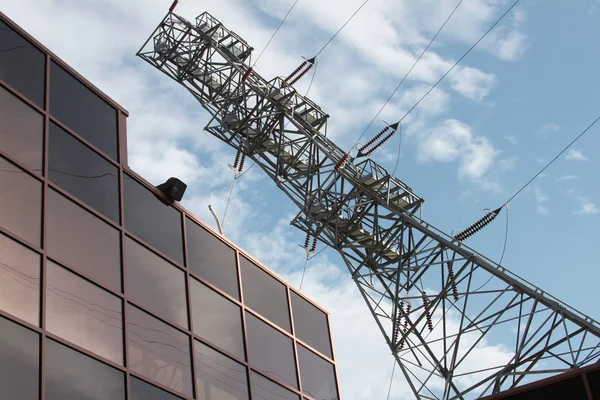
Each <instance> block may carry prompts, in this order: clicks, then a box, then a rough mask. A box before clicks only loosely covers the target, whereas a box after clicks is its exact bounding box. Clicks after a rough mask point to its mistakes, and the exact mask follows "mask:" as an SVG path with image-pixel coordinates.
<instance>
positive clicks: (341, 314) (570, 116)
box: [0, 0, 600, 400]
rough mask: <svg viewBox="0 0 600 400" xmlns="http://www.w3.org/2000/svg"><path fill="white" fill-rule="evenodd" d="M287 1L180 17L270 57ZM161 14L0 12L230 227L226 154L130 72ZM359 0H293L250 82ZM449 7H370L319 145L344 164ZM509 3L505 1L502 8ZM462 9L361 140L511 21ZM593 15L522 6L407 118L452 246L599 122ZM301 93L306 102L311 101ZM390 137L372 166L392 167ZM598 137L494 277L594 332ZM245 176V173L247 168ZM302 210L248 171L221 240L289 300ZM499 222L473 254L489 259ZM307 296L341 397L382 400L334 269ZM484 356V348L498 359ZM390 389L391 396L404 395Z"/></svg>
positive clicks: (169, 95) (382, 357) (31, 2)
mask: <svg viewBox="0 0 600 400" xmlns="http://www.w3.org/2000/svg"><path fill="white" fill-rule="evenodd" d="M292 2H293V0H252V1H251V0H186V1H184V3H183V5H182V6H181V7H180V8H179V9H178V10H177V13H178V14H180V15H182V16H184V17H187V18H189V19H192V18H194V17H195V16H196V15H198V14H200V13H201V12H203V11H209V12H210V13H211V14H212V15H213V16H215V17H216V18H217V19H219V20H221V22H223V23H224V24H225V25H226V26H227V27H228V28H230V29H232V30H233V31H235V32H236V33H238V34H239V35H241V36H242V37H243V38H245V39H246V40H247V41H248V42H249V43H250V44H251V45H252V46H253V47H254V48H255V49H257V50H260V49H262V48H263V46H264V45H265V43H266V42H267V40H268V39H269V37H270V36H271V34H272V32H273V30H274V29H275V27H276V26H277V24H278V23H279V21H280V19H281V18H282V16H283V15H284V14H285V13H286V12H287V10H288V9H289V7H290V5H291V3H292ZM170 3H171V0H127V1H123V0H20V1H13V0H0V9H1V10H2V11H3V12H4V13H6V14H7V15H8V16H9V17H10V18H12V19H13V20H14V21H15V22H17V23H18V24H20V25H21V26H22V27H24V28H25V29H26V30H27V31H29V32H30V33H31V34H32V35H34V36H35V37H37V38H38V39H39V40H40V41H41V42H42V43H44V44H45V45H46V46H47V47H49V48H50V49H51V50H52V51H54V52H55V53H56V54H57V55H58V56H59V57H61V58H63V59H64V60H65V61H66V62H67V63H69V64H70V65H72V66H73V67H74V68H75V69H77V70H78V71H80V72H81V73H82V74H83V75H84V76H86V77H87V78H88V79H90V80H91V81H92V82H93V83H94V84H96V85H97V86H98V87H100V88H101V89H102V90H103V91H105V92H106V93H107V94H108V95H109V96H111V97H112V98H114V99H115V100H117V101H118V102H119V103H120V104H122V105H123V106H124V107H125V108H127V109H128V110H129V111H130V113H131V116H130V118H129V122H128V130H129V160H130V166H131V167H132V168H133V169H134V170H136V171H137V172H139V173H140V174H141V175H142V176H144V177H146V178H147V179H148V180H149V181H150V182H152V183H154V184H157V183H160V182H161V181H163V180H164V179H166V178H168V177H170V176H177V177H179V178H181V179H183V180H184V181H186V182H187V183H188V184H189V190H188V193H187V194H186V200H185V202H184V205H185V206H186V207H187V208H189V209H190V210H192V211H193V212H195V213H196V214H197V215H198V216H200V217H201V218H202V219H203V220H204V221H206V222H207V223H209V224H211V225H213V224H214V223H213V220H212V217H211V216H210V214H209V212H208V209H207V206H208V204H212V206H213V207H214V208H215V209H216V210H217V212H218V213H219V215H221V216H222V215H223V212H224V210H225V204H226V201H227V197H228V194H229V190H230V186H231V182H232V178H233V173H232V171H231V169H230V168H229V167H228V164H232V163H233V159H234V156H235V153H234V152H233V151H232V150H231V149H229V148H227V147H226V146H224V145H223V144H221V143H220V142H218V141H217V140H216V139H214V138H212V137H209V136H208V134H207V133H206V132H204V131H203V129H202V128H203V127H204V125H205V124H206V122H207V113H206V112H204V111H203V110H202V108H201V107H200V105H199V104H196V103H195V101H194V100H193V99H192V97H191V96H190V95H189V94H188V93H187V92H186V91H185V90H184V89H183V88H182V87H179V86H178V85H177V84H175V83H174V82H172V81H170V80H169V79H167V78H166V77H164V76H163V75H162V74H160V73H159V72H158V71H156V70H154V69H153V68H152V67H150V66H149V65H147V64H144V63H143V62H142V61H141V60H139V59H137V58H136V57H135V53H136V51H137V50H138V49H139V47H140V46H141V45H142V43H143V42H144V41H145V39H146V38H147V37H148V36H149V35H150V33H151V32H152V30H153V29H154V27H155V26H156V25H157V24H158V22H159V21H160V20H161V19H162V18H163V16H164V14H165V13H166V11H167V9H168V7H169V6H170ZM360 3H362V0H343V1H342V0H300V1H299V2H298V5H297V7H296V8H295V9H294V11H293V12H292V13H291V14H290V17H289V19H288V21H286V23H285V24H284V26H283V27H282V29H281V31H280V32H279V33H278V35H277V36H276V38H275V39H274V41H273V42H272V44H271V45H270V47H269V48H268V50H267V51H266V52H265V54H264V56H263V57H262V58H261V60H260V62H259V63H258V73H260V74H261V75H263V76H264V77H265V78H267V79H272V78H273V77H274V76H277V75H284V76H285V75H287V74H289V73H290V72H291V71H292V70H293V69H294V68H296V66H297V65H298V64H299V63H300V62H301V61H302V59H301V56H308V57H310V56H313V55H314V53H315V52H316V51H318V49H319V48H320V47H321V46H322V45H323V43H324V42H326V41H327V40H328V39H329V37H331V35H332V34H333V32H334V31H335V30H336V29H337V28H338V27H339V26H340V25H341V24H342V23H343V22H344V21H345V20H346V18H347V17H348V16H349V15H350V14H352V12H354V10H355V9H356V8H357V7H358V6H359V5H360ZM456 3H457V0H423V1H419V2H414V1H408V0H403V1H400V0H371V1H370V2H369V3H368V4H367V5H366V6H365V7H364V9H363V10H362V11H361V12H360V13H359V14H358V16H357V17H356V18H355V19H354V20H353V21H352V22H351V23H350V24H349V25H348V27H347V28H346V29H345V30H344V31H343V32H342V34H340V36H339V37H338V38H337V39H336V40H335V41H334V42H333V43H332V45H331V46H330V47H329V48H328V49H327V51H326V52H324V53H323V54H322V55H321V57H320V58H319V66H318V69H317V72H316V75H315V78H314V84H313V86H312V88H311V91H310V95H309V97H311V98H312V99H313V100H314V101H316V102H317V103H318V104H319V105H320V106H321V107H322V108H323V109H324V110H325V112H327V113H328V114H330V115H331V118H330V120H329V134H330V137H331V138H333V140H335V141H336V142H337V143H338V144H339V145H340V146H341V147H342V148H343V149H349V148H350V147H351V146H352V144H353V143H354V142H355V140H356V139H357V138H358V136H359V135H360V133H361V132H362V131H363V129H364V128H365V127H366V125H367V124H368V123H369V121H370V120H371V119H372V118H373V116H374V115H375V112H376V111H377V109H378V108H379V107H380V106H381V104H382V103H383V102H384V101H385V99H386V98H387V96H389V94H390V93H391V91H392V90H393V89H394V87H395V86H396V85H397V83H398V82H399V80H400V79H401V78H402V76H403V75H404V74H405V73H406V71H407V70H408V69H409V68H410V66H411V65H412V63H413V62H414V60H415V59H416V57H417V56H418V55H419V53H420V52H421V51H422V49H423V48H424V47H425V46H426V45H427V43H428V42H429V40H430V38H431V37H432V36H433V35H434V34H435V32H436V31H437V29H438V28H439V26H440V25H441V24H442V22H443V21H444V20H445V18H446V17H447V16H448V14H449V13H450V12H451V10H452V9H453V8H454V6H455V5H456ZM510 3H512V1H511V2H510ZM509 5H510V4H509V2H507V1H504V0H465V1H464V2H463V3H462V4H461V6H460V7H459V9H458V11H457V12H456V14H455V15H454V17H453V18H452V19H451V20H450V22H449V23H448V25H447V26H446V28H445V30H444V31H443V32H442V34H441V35H440V36H439V37H438V39H437V40H436V42H435V43H434V45H433V46H432V48H431V49H430V51H429V52H428V53H427V54H426V55H425V57H424V58H423V59H422V60H421V62H420V63H419V65H418V66H417V67H416V68H415V70H414V71H413V72H412V74H411V75H410V76H409V79H408V80H407V81H406V82H405V84H404V85H403V87H402V89H401V90H400V91H399V92H398V93H397V94H396V96H395V97H394V98H393V99H392V101H391V102H390V104H389V106H388V107H386V109H385V110H384V112H383V113H382V115H381V116H380V117H379V118H378V119H377V120H376V121H375V123H374V124H373V127H372V128H371V130H370V131H369V133H368V134H367V136H368V137H370V136H372V135H374V134H375V133H376V132H377V131H378V130H380V129H381V128H382V127H383V126H384V125H383V124H384V123H383V119H386V120H388V121H391V120H393V119H394V118H396V119H397V118H399V117H401V116H402V115H404V112H406V110H408V109H409V108H410V107H411V106H412V105H413V104H414V103H415V101H416V100H418V98H419V97H420V96H421V94H422V93H424V91H425V90H427V89H428V88H429V87H430V86H431V84H432V83H433V82H435V81H436V80H437V79H438V78H439V77H440V76H441V75H442V74H443V73H444V72H446V70H447V69H448V68H449V67H450V66H451V65H452V64H453V63H454V61H455V60H457V59H458V58H459V57H460V56H461V55H462V54H463V53H464V52H465V51H466V50H467V49H468V48H469V47H470V46H471V45H472V44H473V43H474V42H475V41H476V40H477V39H478V38H479V36H480V35H481V33H483V31H485V30H486V29H487V28H488V27H489V26H490V25H491V24H492V23H493V22H494V21H495V19H496V18H497V17H498V16H499V15H500V14H501V13H503V12H504V10H505V9H506V8H508V6H509ZM599 17H600V2H598V1H597V0H569V1H567V0H565V1H544V0H522V1H521V3H520V5H519V6H518V7H517V8H515V9H514V10H513V12H512V13H511V14H509V16H507V18H506V19H505V20H504V21H503V22H502V23H501V24H500V25H499V26H498V27H497V28H496V29H495V30H494V31H493V32H492V34H490V35H489V37H488V38H487V39H485V40H484V41H482V42H481V43H480V45H479V46H478V47H477V48H476V50H475V51H473V52H472V53H471V54H470V55H469V56H468V57H467V58H466V59H465V60H464V61H463V62H462V63H461V64H460V67H459V68H457V69H456V70H455V72H454V73H452V74H451V75H449V76H448V78H447V79H446V80H444V82H443V83H442V84H441V85H440V86H439V87H438V89H436V90H434V91H433V92H432V93H431V94H430V95H429V96H428V97H427V99H426V100H425V101H423V102H422V103H421V104H420V106H419V107H418V108H417V109H415V111H414V112H413V113H411V115H410V117H409V118H408V119H407V120H406V124H405V125H404V131H403V143H402V149H401V152H400V158H399V166H398V172H397V173H396V175H397V176H398V177H399V178H400V179H401V180H403V181H404V182H406V183H407V184H408V185H409V186H410V187H412V188H413V189H414V191H415V192H416V193H417V194H418V195H419V196H421V197H423V198H424V199H425V205H424V208H423V218H424V219H426V220H428V221H429V222H430V223H432V224H433V225H435V226H437V227H438V228H440V229H442V230H444V231H446V232H448V233H450V232H451V231H452V230H454V229H457V228H464V227H465V226H467V225H469V224H471V223H472V222H474V221H475V220H476V219H478V218H479V217H481V216H482V214H483V209H485V208H496V207H498V206H499V205H501V204H502V203H504V201H505V200H506V199H507V198H508V197H510V195H511V194H512V193H514V192H515V191H516V190H517V189H518V188H519V187H520V186H521V185H522V184H523V183H524V182H526V181H527V180H528V179H529V178H530V177H531V176H533V174H534V173H535V172H537V170H539V169H540V168H541V167H542V166H543V165H544V164H545V163H546V162H547V161H549V160H550V159H552V158H553V157H554V156H555V155H556V154H557V153H558V151H560V150H561V149H562V148H563V146H565V145H566V144H567V143H568V142H569V141H570V140H571V139H572V138H573V137H575V136H576V135H577V134H578V133H579V132H580V131H581V130H582V129H583V128H585V126H587V125H588V124H589V123H590V122H591V121H592V120H594V119H595V118H596V117H597V116H598V112H599V110H598V108H597V105H598V104H600V80H598V79H597V66H598V63H599V62H600V58H599V56H598V53H597V52H594V51H590V50H589V47H590V46H589V45H590V42H591V40H590V38H597V37H598V36H599V35H600V24H598V18H599ZM308 80H309V79H305V80H304V81H302V82H301V83H300V84H299V85H298V88H299V90H301V91H302V90H303V89H304V88H306V85H307V83H308ZM397 139H398V138H395V139H393V140H392V141H390V142H389V143H388V144H387V145H386V146H385V147H384V148H382V149H381V150H379V151H378V152H377V153H376V154H375V155H374V156H373V157H374V158H375V159H376V160H377V161H378V162H380V163H381V164H382V165H384V166H385V167H387V168H388V169H389V170H392V169H393V168H394V165H395V163H396V160H397V156H398V142H397ZM599 149H600V126H599V127H596V128H595V129H594V130H592V131H590V132H589V133H588V135H587V136H585V137H584V138H583V139H582V140H581V141H579V142H578V143H577V144H576V145H575V146H574V147H573V148H572V149H571V150H570V151H568V152H567V153H565V155H564V156H563V157H561V158H560V159H559V160H558V161H557V162H556V163H555V164H554V165H553V166H552V167H551V168H549V169H548V170H547V171H546V172H545V173H544V174H543V175H542V176H540V177H539V178H538V179H537V180H536V181H535V182H534V183H533V184H532V185H531V186H530V187H529V188H528V189H526V190H525V191H523V192H522V193H521V194H520V196H519V197H517V198H516V199H515V200H514V201H513V202H512V203H511V204H510V219H509V232H508V245H507V251H506V256H505V258H504V262H503V265H504V266H506V267H507V268H509V269H510V270H512V271H513V272H515V273H517V274H519V275H521V276H523V277H524V278H526V279H527V280H529V281H532V282H534V283H535V284H536V285H538V286H540V287H542V288H544V289H545V290H547V291H548V292H549V293H552V294H554V295H555V296H557V297H559V298H561V299H562V300H564V301H565V302H567V303H568V304H571V305H572V306H574V307H575V308H578V309H580V310H581V311H583V312H584V313H586V314H588V315H590V316H591V317H593V318H595V319H600V311H598V309H597V307H596V305H597V304H599V303H600V293H599V292H598V290H597V289H596V286H597V285H596V282H597V281H598V278H599V273H598V268H597V262H594V261H593V260H594V259H595V254H594V248H595V246H596V245H597V242H598V239H600V234H599V233H598V222H599V221H600V181H599V180H598V178H594V176H597V172H596V171H597V168H598V163H599V162H600V151H599ZM247 165H248V166H249V165H251V164H250V163H248V164H247ZM295 212H296V210H295V209H294V207H293V206H292V204H291V202H290V201H288V200H287V199H286V198H285V196H284V195H283V194H281V193H279V192H278V191H277V190H276V188H275V187H274V185H273V184H272V182H270V181H268V180H267V178H266V176H263V175H262V174H261V173H260V171H259V169H258V168H254V169H252V170H250V171H249V172H248V173H247V174H245V175H244V176H243V177H242V178H241V179H239V180H237V181H236V184H235V187H234V191H233V195H232V197H231V202H230V205H229V209H228V212H227V217H226V219H225V221H224V229H225V233H226V236H228V237H229V238H231V239H232V240H234V241H236V242H237V243H239V244H240V245H241V246H242V247H243V248H244V249H246V250H247V251H249V252H250V253H252V254H254V255H255V256H256V257H257V258H258V259H259V260H260V261H262V262H263V263H265V264H266V265H267V266H269V267H271V268H272V269H274V270H276V271H277V272H278V273H280V274H281V275H282V276H284V277H285V278H286V279H288V280H289V281H290V282H291V283H292V284H295V285H298V284H299V282H300V275H301V271H302V267H303V265H304V251H303V250H302V249H301V248H299V246H298V245H299V244H300V243H302V242H303V239H304V238H303V235H302V234H301V233H299V232H297V231H295V230H294V229H292V228H291V227H290V226H289V221H290V219H291V217H292V216H293V215H294V214H295ZM504 218H505V214H503V215H502V216H501V217H500V218H499V219H498V220H497V222H495V223H494V224H493V225H491V226H490V227H489V228H487V229H486V230H485V231H483V232H482V233H480V234H479V235H478V236H477V237H475V238H473V239H472V240H470V242H469V244H470V245H471V246H472V247H474V248H476V249H478V250H479V251H480V252H482V253H483V254H485V255H487V256H488V257H490V258H492V259H496V260H497V259H498V258H499V256H500V253H501V250H502V245H503V238H504V234H505V223H506V222H505V219H504ZM303 290H304V291H305V292H306V293H307V294H308V295H310V296H312V297H313V298H314V299H315V300H316V301H318V302H319V303H321V304H323V305H324V306H325V307H327V308H328V309H329V310H330V311H331V314H332V322H333V336H334V341H335V350H336V353H337V359H338V362H339V370H340V381H341V389H342V396H343V398H345V399H351V400H361V399H382V398H385V395H386V393H387V385H388V382H389V376H390V372H391V366H392V358H391V356H390V354H389V350H388V349H386V346H385V344H384V342H383V338H382V336H381V334H380V333H379V331H378V330H377V328H376V326H375V324H374V323H373V321H372V320H371V316H370V314H369V313H368V312H367V309H366V307H365V305H364V304H363V302H362V299H361V298H360V297H359V294H358V291H357V289H356V287H355V286H354V283H353V282H352V281H351V279H350V278H349V276H348V274H347V271H346V270H345V267H344V265H343V264H342V262H341V259H340V258H339V257H338V256H337V255H336V253H334V252H333V251H324V252H323V253H321V254H320V255H319V256H318V257H317V258H315V259H313V260H312V261H311V262H310V264H309V266H308V270H307V273H306V278H305V281H304V286H303ZM492 345H493V344H490V346H492ZM403 387H404V385H403V382H402V380H401V378H400V377H399V376H398V379H397V380H396V381H395V382H394V388H393V390H392V398H394V399H402V398H405V395H406V393H405V392H404V391H403V389H402V388H403Z"/></svg>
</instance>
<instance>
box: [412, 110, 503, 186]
mask: <svg viewBox="0 0 600 400" xmlns="http://www.w3.org/2000/svg"><path fill="white" fill-rule="evenodd" d="M497 154H498V151H497V150H495V149H494V147H493V146H492V145H491V143H490V142H489V141H488V140H487V138H485V137H482V136H478V137H475V136H474V135H473V133H472V132H471V128H470V127H469V126H468V125H466V124H463V123H461V122H459V121H457V120H455V119H448V120H446V121H444V122H443V123H442V124H441V125H440V126H438V127H436V128H433V129H431V130H430V131H429V132H428V133H427V134H426V136H425V137H424V139H423V140H422V141H421V142H420V143H419V147H418V150H417V157H418V159H419V160H420V161H423V162H425V161H438V162H446V163H447V162H454V161H458V162H459V175H460V176H463V177H467V178H473V179H478V178H481V177H482V176H483V175H484V174H485V173H486V172H487V171H488V169H489V168H490V167H491V166H492V164H493V163H494V159H495V157H496V155H497Z"/></svg>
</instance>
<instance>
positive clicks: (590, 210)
mask: <svg viewBox="0 0 600 400" xmlns="http://www.w3.org/2000/svg"><path fill="white" fill-rule="evenodd" d="M597 213H598V207H597V206H596V205H595V204H594V203H585V204H582V205H581V209H580V210H579V211H576V212H575V214H597Z"/></svg>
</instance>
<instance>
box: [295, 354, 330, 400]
mask: <svg viewBox="0 0 600 400" xmlns="http://www.w3.org/2000/svg"><path fill="white" fill-rule="evenodd" d="M298 364H299V365H300V376H301V377H302V391H303V392H304V394H307V395H309V396H311V397H313V398H315V399H337V389H336V383H335V372H334V368H333V364H331V363H329V362H328V361H326V360H325V359H323V358H321V357H319V356H318V355H316V354H315V353H313V352H312V351H310V350H308V349H307V348H306V347H304V346H302V345H300V344H299V345H298Z"/></svg>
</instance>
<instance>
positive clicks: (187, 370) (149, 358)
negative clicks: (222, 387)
mask: <svg viewBox="0 0 600 400" xmlns="http://www.w3.org/2000/svg"><path fill="white" fill-rule="evenodd" d="M127 337H128V339H129V369H131V370H132V371H134V372H137V373H138V374H140V375H143V376H145V377H146V378H148V379H150V380H152V381H154V382H157V383H159V384H161V385H164V386H165V387H168V388H170V389H172V390H174V391H176V392H179V393H181V394H183V395H186V396H190V397H191V396H192V395H193V389H192V355H191V351H190V339H189V336H187V335H186V334H184V333H182V332H180V331H178V330H177V329H175V328H172V327H170V326H168V325H167V324H165V323H164V322H161V321H159V320H158V319H156V318H154V317H152V316H150V315H148V314H146V313H145V312H143V311H141V310H140V309H138V308H135V307H133V306H131V305H128V306H127Z"/></svg>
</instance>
